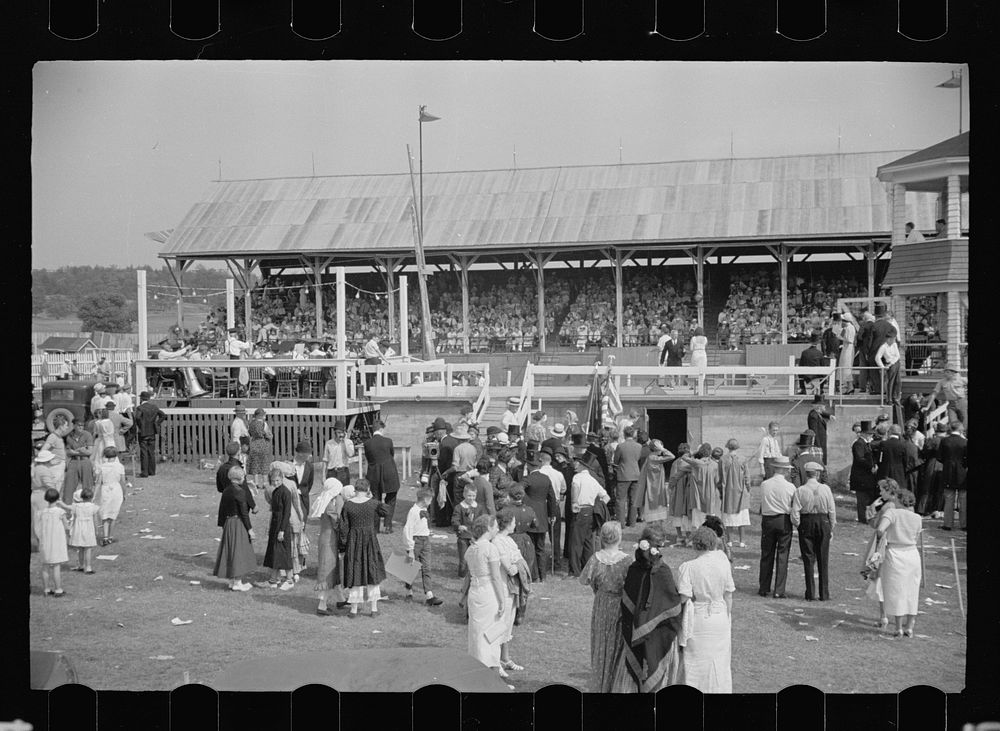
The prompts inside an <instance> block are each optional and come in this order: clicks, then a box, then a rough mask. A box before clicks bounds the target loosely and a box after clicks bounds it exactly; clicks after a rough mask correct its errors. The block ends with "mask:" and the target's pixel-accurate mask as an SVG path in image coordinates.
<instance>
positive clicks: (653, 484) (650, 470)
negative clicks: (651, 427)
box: [639, 439, 674, 523]
mask: <svg viewBox="0 0 1000 731" xmlns="http://www.w3.org/2000/svg"><path fill="white" fill-rule="evenodd" d="M673 458H674V455H673V454H672V453H671V452H670V450H668V449H667V448H666V447H664V446H663V442H661V441H660V440H659V439H653V440H652V441H651V442H650V443H649V456H648V457H646V461H645V462H643V465H642V470H641V471H640V473H639V484H640V485H645V486H646V488H645V490H644V492H645V498H644V500H643V506H642V510H641V511H640V512H641V513H642V519H643V520H644V521H645V522H647V523H652V522H653V521H654V520H666V519H667V518H668V517H670V516H669V513H668V512H667V506H668V505H669V500H668V494H667V493H668V490H667V462H670V461H671V460H672V459H673Z"/></svg>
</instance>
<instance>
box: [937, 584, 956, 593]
mask: <svg viewBox="0 0 1000 731" xmlns="http://www.w3.org/2000/svg"><path fill="white" fill-rule="evenodd" d="M934 586H937V587H939V588H941V589H951V588H952V587H950V586H948V585H947V584H935V585H934ZM934 593H935V594H937V592H934Z"/></svg>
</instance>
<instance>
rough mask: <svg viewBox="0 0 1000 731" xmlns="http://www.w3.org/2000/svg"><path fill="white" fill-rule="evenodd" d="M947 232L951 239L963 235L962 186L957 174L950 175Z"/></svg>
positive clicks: (946, 203) (946, 201) (946, 214)
mask: <svg viewBox="0 0 1000 731" xmlns="http://www.w3.org/2000/svg"><path fill="white" fill-rule="evenodd" d="M945 206H946V210H945V214H944V215H943V216H942V218H944V222H945V232H946V234H947V236H948V238H949V239H957V238H959V237H961V235H962V186H961V180H960V179H959V177H958V176H957V175H949V176H948V194H947V198H946V199H945Z"/></svg>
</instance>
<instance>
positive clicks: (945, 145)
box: [881, 132, 969, 168]
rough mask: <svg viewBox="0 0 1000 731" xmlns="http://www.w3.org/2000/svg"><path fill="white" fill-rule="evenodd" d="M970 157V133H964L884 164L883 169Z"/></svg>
mask: <svg viewBox="0 0 1000 731" xmlns="http://www.w3.org/2000/svg"><path fill="white" fill-rule="evenodd" d="M968 156H969V133H968V132H963V133H962V134H960V135H955V136H954V137H949V138H948V139H946V140H944V141H943V142H938V143H937V144H936V145H931V146H930V147H925V148H924V149H923V150H918V151H917V152H914V153H911V154H909V155H907V156H906V157H901V158H900V159H898V160H893V161H892V162H888V163H885V164H883V165H882V166H881V167H882V168H894V167H897V166H901V165H912V164H914V163H917V162H928V161H930V160H938V159H941V158H946V157H968Z"/></svg>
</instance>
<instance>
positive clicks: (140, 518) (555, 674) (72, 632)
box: [30, 464, 966, 693]
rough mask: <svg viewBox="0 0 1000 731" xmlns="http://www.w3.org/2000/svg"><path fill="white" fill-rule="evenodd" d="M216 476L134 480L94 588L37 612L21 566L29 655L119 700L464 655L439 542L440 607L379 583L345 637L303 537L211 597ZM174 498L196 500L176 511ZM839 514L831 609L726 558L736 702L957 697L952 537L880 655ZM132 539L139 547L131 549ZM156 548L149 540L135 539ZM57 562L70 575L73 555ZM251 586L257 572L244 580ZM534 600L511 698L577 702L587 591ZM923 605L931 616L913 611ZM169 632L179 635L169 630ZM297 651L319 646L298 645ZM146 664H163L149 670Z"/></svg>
mask: <svg viewBox="0 0 1000 731" xmlns="http://www.w3.org/2000/svg"><path fill="white" fill-rule="evenodd" d="M127 469H130V468H129V467H128V466H127ZM214 476H215V475H214V470H213V471H208V470H199V469H196V468H194V467H190V466H181V465H172V464H165V465H162V466H161V469H160V472H159V474H157V476H156V477H154V478H149V479H144V480H136V481H135V482H136V491H135V492H131V491H130V493H129V494H127V495H126V499H125V504H124V507H123V510H122V514H121V519H120V521H119V523H118V525H117V527H116V535H117V537H118V539H119V542H118V543H116V544H113V545H111V546H109V547H107V548H98V549H96V550H97V552H98V554H117V555H118V558H117V560H115V561H103V560H97V561H95V569H96V571H97V573H96V574H95V575H92V576H85V575H82V574H78V573H76V572H69V571H65V570H64V572H63V577H64V578H63V582H64V583H63V586H64V588H65V590H66V592H67V597H66V598H64V599H59V600H55V599H52V598H49V597H45V596H43V594H42V590H41V575H40V568H39V561H38V554H32V558H31V566H30V570H31V617H30V633H31V634H30V637H31V647H32V648H34V649H41V650H60V651H63V652H65V653H67V654H68V655H69V656H70V657H71V659H72V661H73V662H74V664H75V666H76V669H77V672H78V673H79V677H80V681H81V682H82V683H85V684H87V685H89V686H90V687H92V688H95V689H123V690H158V689H169V688H174V687H176V686H178V685H181V684H182V683H183V682H184V673H185V672H187V673H188V674H189V678H190V682H200V683H209V684H210V683H211V681H212V679H213V677H214V676H215V675H216V674H217V673H219V672H220V671H221V670H222V669H223V668H225V667H226V666H227V665H229V664H230V663H233V662H238V661H242V660H245V659H247V658H250V657H254V656H268V655H274V654H286V653H293V652H295V651H316V650H321V649H323V648H330V649H365V648H381V647H420V646H440V647H454V648H457V649H464V648H465V646H466V626H465V623H464V615H463V612H462V610H461V609H460V608H459V607H458V605H457V599H458V595H457V592H458V589H459V585H460V582H459V580H458V578H457V577H456V576H455V574H456V570H457V559H456V555H455V546H454V540H453V538H452V536H451V535H450V534H449V535H448V536H447V539H436V540H434V547H435V554H434V559H433V566H434V570H435V574H436V576H435V579H438V578H439V579H440V585H439V587H438V591H437V593H438V595H439V596H441V597H442V598H443V599H444V601H445V603H444V605H443V606H441V607H438V608H435V609H429V608H427V607H426V606H424V605H423V604H422V603H420V602H415V603H412V604H410V603H404V602H402V601H401V596H402V586H401V585H400V584H399V583H398V582H397V581H395V580H394V579H392V578H389V579H388V580H387V581H386V582H385V583H384V584H383V591H386V590H388V593H389V594H390V595H391V597H392V599H391V600H390V601H388V602H384V603H382V604H380V609H381V610H382V615H383V616H382V617H380V618H379V619H377V620H372V619H370V618H368V617H362V618H359V619H356V620H353V621H352V620H349V619H348V618H347V617H346V610H344V612H345V614H343V615H341V616H335V617H318V616H316V614H315V610H316V598H315V594H314V593H313V581H314V579H313V577H314V575H315V566H316V540H315V539H316V535H317V533H318V527H317V526H315V525H310V527H309V535H310V538H311V539H312V543H313V555H312V556H311V557H310V562H309V568H308V569H307V571H306V573H305V575H304V576H303V578H302V581H301V582H300V584H299V585H298V586H296V587H295V589H293V590H291V591H288V592H281V591H275V590H269V589H259V588H255V589H253V590H252V591H249V592H245V593H237V592H231V591H228V590H227V588H226V583H225V582H224V581H222V580H220V579H216V578H215V577H213V576H212V575H211V574H212V567H213V565H214V560H215V553H216V550H217V548H218V545H219V544H218V542H217V540H216V537H217V536H219V534H220V530H219V529H218V528H217V527H216V513H217V507H218V493H217V492H216V491H215V486H214ZM181 493H184V494H186V495H197V497H194V498H182V497H180V494H181ZM755 493H756V490H755ZM412 500H413V489H412V487H411V486H407V487H404V488H403V490H402V491H401V492H400V495H399V504H398V506H397V513H396V514H397V521H398V520H399V519H400V518H402V517H403V516H405V513H406V510H407V509H409V506H410V505H411V504H412ZM838 506H839V507H840V513H839V518H840V520H841V521H842V522H841V523H838V525H837V528H836V530H835V534H834V539H833V544H832V546H831V564H832V565H831V570H832V581H831V594H832V600H831V601H830V602H824V603H819V602H806V601H805V600H803V599H802V591H803V577H802V566H801V562H800V560H799V558H798V547H797V544H796V543H793V548H792V558H791V560H790V562H789V580H788V587H787V588H788V594H789V598H788V599H786V600H774V599H762V598H760V597H758V596H757V595H756V590H757V586H756V576H757V559H758V556H759V550H758V548H757V546H759V518H758V519H757V520H756V522H755V525H754V526H753V527H752V528H751V530H750V538H749V540H747V544H748V546H750V547H749V548H747V549H734V550H735V554H734V568H735V570H734V572H733V573H734V577H735V581H736V587H737V593H736V599H735V607H734V618H733V654H732V668H733V690H734V692H737V693H755V692H756V693H772V692H776V691H778V690H780V689H782V688H784V687H787V686H789V685H794V684H797V683H806V684H809V685H813V686H815V687H817V688H819V689H821V690H824V691H827V692H832V693H847V692H898V691H900V690H902V689H903V688H907V687H909V686H911V685H920V684H927V685H933V686H936V687H938V688H940V689H941V690H943V691H945V692H957V691H959V690H961V689H962V687H963V686H964V667H965V648H966V640H965V631H966V630H965V622H964V621H963V619H962V616H961V614H960V613H959V606H958V600H957V597H956V593H955V590H954V585H955V579H954V575H953V570H952V562H951V552H950V547H949V544H948V538H949V537H950V536H954V537H955V539H956V542H957V543H958V545H959V552H958V556H959V562H960V563H959V565H960V571H961V575H962V582H963V587H964V584H965V580H966V578H965V534H964V533H962V532H960V531H956V532H954V533H950V534H949V533H945V532H943V531H941V530H939V528H938V526H939V525H940V522H939V521H925V526H926V527H927V528H928V530H927V532H926V535H925V540H926V546H927V575H926V588H925V589H924V590H923V591H922V593H921V608H922V610H923V611H924V612H925V613H924V614H922V615H921V616H920V617H919V619H918V622H917V627H916V633H917V634H918V637H915V638H914V639H905V638H904V639H901V640H893V639H888V638H887V637H886V636H885V635H883V634H882V633H880V632H879V631H878V630H877V629H875V628H874V627H873V622H874V621H875V619H876V618H877V614H878V610H877V607H876V606H874V605H873V604H872V603H871V602H870V601H868V600H867V599H865V598H864V596H863V593H862V582H861V579H860V576H859V574H858V568H859V561H860V560H861V559H860V558H859V557H857V556H853V555H845V553H847V554H861V553H862V552H863V551H864V548H865V544H866V541H867V537H868V534H869V531H868V529H867V528H866V527H863V526H859V525H858V524H857V523H856V522H855V521H854V519H853V517H852V516H853V514H854V502H853V498H851V497H850V496H840V495H838ZM253 522H254V526H255V528H256V531H257V533H258V539H257V541H256V542H255V549H256V551H257V554H258V561H260V560H261V558H262V556H263V552H264V547H265V545H264V540H265V539H266V530H267V523H268V512H267V506H266V505H261V506H260V512H259V513H258V514H257V515H256V516H253ZM143 529H148V530H150V531H152V532H150V533H140V530H143ZM436 532H437V533H438V534H439V535H443V534H444V532H443V531H442V530H436ZM262 534H263V536H264V539H262V537H261V535H262ZM154 535H160V536H163V538H162V539H157V540H153V539H146V538H144V536H154ZM380 538H381V539H382V546H383V549H384V550H385V552H386V554H388V551H389V549H390V548H397V549H401V548H402V536H401V535H400V533H399V529H397V531H396V532H395V533H394V534H393V535H392V536H380ZM637 539H638V533H637V531H636V529H629V530H627V531H626V543H627V545H625V546H623V548H624V549H625V550H627V551H631V550H632V549H633V548H634V542H635V541H636V540H637ZM202 552H204V555H201V556H198V555H197V554H199V553H202ZM693 555H694V554H693V551H692V550H691V549H685V548H669V549H667V552H666V557H667V562H668V563H669V564H670V566H671V567H673V568H675V569H676V567H677V566H678V565H679V564H680V563H681V562H682V561H685V560H687V559H689V558H691V557H692V556H693ZM71 560H72V561H74V563H73V564H72V565H75V558H74V556H72V555H71ZM264 576H265V573H264V569H261V571H260V575H259V577H258V578H264ZM192 581H197V582H200V584H191V582H192ZM938 585H945V586H944V587H942V586H938ZM945 587H952V588H945ZM533 589H534V591H533V594H532V597H531V603H530V605H529V608H528V616H527V618H526V621H525V623H524V624H522V625H521V626H520V627H517V628H515V635H514V640H513V644H512V653H511V654H512V657H513V658H514V659H515V660H517V661H518V662H519V663H520V664H522V665H524V666H525V670H524V671H522V672H516V673H511V680H510V681H509V682H511V683H512V684H513V685H514V686H515V688H516V689H517V690H521V691H533V690H537V689H538V688H541V687H543V686H545V685H547V684H550V683H565V684H568V685H571V686H575V687H577V688H580V689H585V687H586V683H587V677H588V673H589V664H590V654H589V628H590V608H591V593H590V589H589V588H587V587H584V586H581V585H580V584H579V583H578V582H577V581H575V580H571V579H563V578H561V577H557V578H555V579H549V580H548V581H546V582H545V583H543V584H535V585H534V586H533ZM925 598H930V599H933V600H935V601H936V602H938V603H933V604H932V603H927V602H925V601H924V599H925ZM173 617H179V618H181V619H183V620H193V623H192V624H189V625H184V626H174V625H172V624H171V622H170V620H171V618H173ZM807 635H808V636H811V637H815V638H817V639H816V641H812V640H808V639H807ZM306 638H319V640H318V641H317V640H315V639H314V640H313V643H312V644H307V640H306ZM155 656H170V658H171V659H168V660H159V659H151V658H152V657H155Z"/></svg>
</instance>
